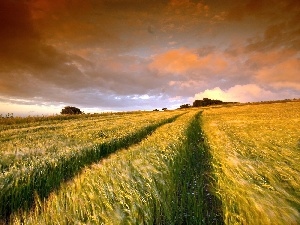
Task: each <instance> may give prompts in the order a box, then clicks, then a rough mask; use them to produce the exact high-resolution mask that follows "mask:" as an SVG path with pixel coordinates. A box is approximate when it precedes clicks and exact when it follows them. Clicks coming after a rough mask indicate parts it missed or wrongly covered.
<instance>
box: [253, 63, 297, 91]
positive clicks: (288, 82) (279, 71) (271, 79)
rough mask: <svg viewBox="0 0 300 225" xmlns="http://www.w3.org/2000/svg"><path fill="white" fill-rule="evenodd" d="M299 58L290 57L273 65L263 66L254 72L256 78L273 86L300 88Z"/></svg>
mask: <svg viewBox="0 0 300 225" xmlns="http://www.w3.org/2000/svg"><path fill="white" fill-rule="evenodd" d="M299 71H300V59H297V58H291V59H289V60H286V61H284V62H281V63H279V64H276V65H274V66H269V67H264V68H262V69H260V70H259V71H258V72H257V73H256V79H257V80H258V81H260V82H264V83H267V84H269V85H270V86H272V87H275V88H292V89H296V90H300V72H299Z"/></svg>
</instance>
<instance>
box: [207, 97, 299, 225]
mask: <svg viewBox="0 0 300 225" xmlns="http://www.w3.org/2000/svg"><path fill="white" fill-rule="evenodd" d="M202 129H203V130H204V132H205V136H206V138H207V144H208V146H209V150H210V152H211V154H212V157H213V167H214V171H215V177H216V180H217V186H216V190H217V194H218V196H219V198H220V199H221V201H222V205H223V215H224V221H225V223H226V224H253V225H257V224H264V225H267V224H277V225H279V224H282V225H286V224H300V163H299V162H300V102H288V103H277V104H260V105H244V106H234V107H228V108H227V107H223V108H211V109H206V110H205V111H204V113H203V117H202Z"/></svg>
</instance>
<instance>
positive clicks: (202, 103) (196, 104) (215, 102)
mask: <svg viewBox="0 0 300 225" xmlns="http://www.w3.org/2000/svg"><path fill="white" fill-rule="evenodd" d="M230 103H238V102H223V101H221V100H213V99H209V98H203V100H195V101H194V102H193V105H190V104H183V105H181V106H180V109H185V108H190V107H203V106H211V105H223V104H230Z"/></svg>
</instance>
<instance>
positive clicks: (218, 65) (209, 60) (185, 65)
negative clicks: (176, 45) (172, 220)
mask: <svg viewBox="0 0 300 225" xmlns="http://www.w3.org/2000/svg"><path fill="white" fill-rule="evenodd" d="M226 67H227V62H226V61H225V60H224V59H223V57H222V56H219V55H216V54H208V55H206V56H203V57H200V56H199V55H197V54H196V53H195V52H193V51H191V50H188V49H185V48H180V49H175V50H170V51H168V52H165V53H163V54H160V55H157V56H155V57H154V59H153V61H152V62H151V63H150V65H149V68H150V69H151V70H157V71H158V72H159V73H161V74H164V73H171V74H184V73H186V72H190V71H193V70H208V71H211V72H215V73H218V72H221V71H223V70H224V69H226Z"/></svg>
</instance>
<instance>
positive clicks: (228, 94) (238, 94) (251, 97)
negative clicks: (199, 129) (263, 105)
mask: <svg viewBox="0 0 300 225" xmlns="http://www.w3.org/2000/svg"><path fill="white" fill-rule="evenodd" d="M203 98H210V99H218V100H222V101H226V102H254V101H266V100H276V99H281V98H282V96H281V94H277V93H276V94H275V93H273V92H272V91H269V90H265V89H264V88H261V87H260V86H258V85H256V84H246V85H235V86H234V87H231V88H229V89H227V90H222V89H221V88H219V87H215V88H213V89H207V90H205V91H203V92H200V93H197V94H195V97H194V99H203Z"/></svg>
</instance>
